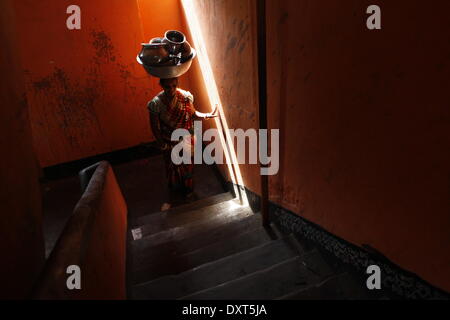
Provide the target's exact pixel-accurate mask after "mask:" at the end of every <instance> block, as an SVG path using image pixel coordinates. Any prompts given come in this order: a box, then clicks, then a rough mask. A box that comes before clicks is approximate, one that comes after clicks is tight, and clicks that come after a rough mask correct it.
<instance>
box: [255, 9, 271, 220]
mask: <svg viewBox="0 0 450 320" xmlns="http://www.w3.org/2000/svg"><path fill="white" fill-rule="evenodd" d="M256 17H257V34H258V39H257V41H258V93H259V129H267V68H266V1H265V0H256ZM260 166H261V167H264V166H265V165H262V164H260ZM261 214H262V218H263V226H268V225H269V223H270V222H269V179H268V176H267V175H261Z"/></svg>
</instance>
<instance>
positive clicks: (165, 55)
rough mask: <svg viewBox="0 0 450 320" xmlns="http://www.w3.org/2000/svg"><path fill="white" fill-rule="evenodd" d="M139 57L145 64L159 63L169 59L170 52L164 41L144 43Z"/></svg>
mask: <svg viewBox="0 0 450 320" xmlns="http://www.w3.org/2000/svg"><path fill="white" fill-rule="evenodd" d="M139 58H140V59H141V61H142V62H143V63H144V64H147V65H157V64H161V63H165V62H167V61H168V60H169V52H168V50H167V48H166V45H165V44H163V43H142V49H141V52H140V53H139Z"/></svg>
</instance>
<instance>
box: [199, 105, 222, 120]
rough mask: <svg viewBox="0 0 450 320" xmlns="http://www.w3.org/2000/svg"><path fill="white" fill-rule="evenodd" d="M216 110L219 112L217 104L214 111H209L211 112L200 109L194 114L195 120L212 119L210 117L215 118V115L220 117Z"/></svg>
mask: <svg viewBox="0 0 450 320" xmlns="http://www.w3.org/2000/svg"><path fill="white" fill-rule="evenodd" d="M216 112H217V105H216V107H215V108H214V110H213V112H209V113H202V112H199V111H197V110H196V111H195V114H194V120H199V119H210V118H215V117H218V115H217V114H216Z"/></svg>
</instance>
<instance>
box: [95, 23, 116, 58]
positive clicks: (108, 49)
mask: <svg viewBox="0 0 450 320" xmlns="http://www.w3.org/2000/svg"><path fill="white" fill-rule="evenodd" d="M91 36H92V38H93V39H92V46H93V47H94V48H95V50H96V56H97V57H98V58H99V59H106V60H109V61H116V57H115V55H114V54H113V52H114V45H113V44H112V41H111V37H110V36H108V34H107V33H106V32H105V31H95V30H93V31H92V32H91Z"/></svg>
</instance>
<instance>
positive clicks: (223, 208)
mask: <svg viewBox="0 0 450 320" xmlns="http://www.w3.org/2000/svg"><path fill="white" fill-rule="evenodd" d="M252 214H253V212H252V211H251V209H250V207H248V206H241V205H238V204H237V203H236V202H235V201H234V200H228V201H224V202H221V203H218V204H214V205H210V206H207V207H203V208H198V209H194V210H190V211H182V212H178V213H161V214H158V215H155V219H153V220H152V221H151V223H149V224H146V225H143V226H140V227H138V228H134V229H132V230H131V233H132V239H133V240H134V241H143V239H146V241H148V242H151V243H153V244H157V243H158V242H165V241H168V240H171V239H169V238H172V237H183V236H185V234H190V233H191V234H193V233H195V232H197V231H198V230H204V229H206V228H210V227H212V226H214V225H217V224H224V223H228V222H231V221H234V220H236V219H241V218H243V217H245V216H249V215H252Z"/></svg>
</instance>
